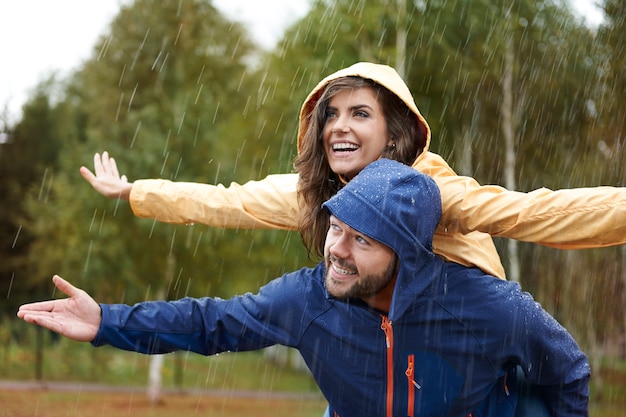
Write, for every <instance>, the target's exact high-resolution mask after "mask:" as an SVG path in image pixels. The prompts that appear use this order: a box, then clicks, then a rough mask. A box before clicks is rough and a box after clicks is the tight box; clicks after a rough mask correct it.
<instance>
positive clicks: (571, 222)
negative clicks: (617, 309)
mask: <svg viewBox="0 0 626 417" xmlns="http://www.w3.org/2000/svg"><path fill="white" fill-rule="evenodd" d="M414 166H415V168H416V169H418V170H420V171H422V172H424V173H426V174H428V175H430V176H431V177H432V178H433V179H434V180H435V181H436V182H437V185H439V188H440V190H441V198H442V205H443V215H442V219H441V224H440V229H441V232H442V233H445V234H449V233H452V234H456V233H461V234H466V233H469V232H476V231H478V232H483V233H487V234H489V235H491V236H497V237H506V238H510V239H516V240H520V241H525V242H534V243H539V244H542V245H545V246H550V247H554V248H559V249H585V248H598V247H606V246H614V245H622V244H625V243H626V188H623V187H593V188H573V189H563V190H557V191H552V190H549V189H546V188H541V189H538V190H535V191H532V192H529V193H523V192H516V191H508V190H506V189H504V188H502V187H499V186H481V185H480V184H478V182H476V180H474V179H473V178H470V177H462V176H458V175H456V174H455V173H454V171H452V169H451V168H450V167H449V166H448V165H447V164H446V162H445V161H444V160H443V159H442V158H441V157H440V156H439V155H436V154H433V153H430V152H428V153H427V154H425V155H424V157H423V158H421V159H419V160H418V161H417V162H416V164H415V165H414ZM451 251H454V249H451ZM477 266H480V265H477Z"/></svg>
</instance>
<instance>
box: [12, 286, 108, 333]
mask: <svg viewBox="0 0 626 417" xmlns="http://www.w3.org/2000/svg"><path fill="white" fill-rule="evenodd" d="M52 282H54V285H56V287H57V288H58V289H59V290H60V291H61V292H63V293H64V294H66V295H68V296H69V297H70V298H63V299H60V300H50V301H41V302H38V303H31V304H24V305H23V306H21V307H20V308H19V311H18V312H17V317H19V318H21V319H23V320H24V321H26V322H27V323H32V324H37V325H39V326H41V327H44V328H46V329H49V330H52V331H53V332H56V333H59V334H60V335H63V336H65V337H67V338H69V339H72V340H76V341H79V342H91V341H92V340H93V339H94V338H95V337H96V335H97V334H98V329H99V328H100V323H101V322H102V315H101V314H102V313H101V310H100V306H99V305H98V303H96V302H95V301H94V299H93V298H91V297H90V296H89V294H87V293H86V292H85V291H83V290H81V289H79V288H76V287H74V286H73V285H72V284H70V283H69V282H67V281H65V280H64V279H63V278H61V277H60V276H58V275H55V276H54V277H53V278H52Z"/></svg>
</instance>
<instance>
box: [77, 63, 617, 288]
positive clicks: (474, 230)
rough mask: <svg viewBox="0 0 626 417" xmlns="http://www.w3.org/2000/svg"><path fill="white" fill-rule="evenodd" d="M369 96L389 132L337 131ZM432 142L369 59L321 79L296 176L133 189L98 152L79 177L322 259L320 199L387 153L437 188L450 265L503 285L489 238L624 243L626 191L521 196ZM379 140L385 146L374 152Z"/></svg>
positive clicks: (154, 211) (146, 184)
mask: <svg viewBox="0 0 626 417" xmlns="http://www.w3.org/2000/svg"><path fill="white" fill-rule="evenodd" d="M352 79H354V80H352ZM351 80H352V81H351ZM354 81H356V84H355V85H352V84H351V83H352V82H354ZM362 89H365V90H369V91H370V92H372V94H373V97H375V101H376V102H377V103H378V108H379V109H380V111H381V112H382V116H383V118H384V127H383V129H382V130H380V129H378V130H376V132H377V134H376V135H365V134H363V133H361V134H360V136H359V138H358V139H357V137H356V135H355V133H354V130H355V129H357V126H358V124H357V121H358V120H360V117H362V116H363V115H361V116H358V115H359V114H360V113H355V114H354V116H353V118H352V119H351V121H350V123H347V124H345V125H344V126H335V121H336V120H338V121H340V122H342V121H341V120H340V118H341V117H343V116H346V112H345V109H343V112H342V109H338V108H337V103H334V102H333V103H330V102H331V101H332V100H333V98H336V96H338V95H340V94H341V93H342V92H345V91H352V92H354V93H355V94H356V93H357V92H359V91H361V90H362ZM368 103H369V101H368ZM330 104H332V105H330ZM360 104H363V103H360ZM370 104H371V103H370ZM370 107H372V106H371V105H370ZM337 110H339V112H338V113H336V111H337ZM360 110H363V108H362V107H361V108H360ZM368 114H369V113H368ZM342 123H343V122H342ZM333 126H334V129H335V131H333V130H332V129H333ZM380 127H381V126H379V125H378V126H377V128H380ZM341 129H343V131H341ZM381 132H382V133H381ZM430 138H431V132H430V128H429V126H428V123H427V122H426V120H425V119H424V117H423V116H422V115H421V114H420V112H419V110H418V109H417V106H416V105H415V102H414V100H413V97H412V95H411V92H410V91H409V89H408V87H407V86H406V84H405V83H404V81H403V80H402V78H400V76H399V75H398V74H397V72H396V71H395V70H393V69H392V68H391V67H388V66H385V65H378V64H372V63H366V62H362V63H357V64H354V65H352V66H350V67H348V68H345V69H342V70H340V71H338V72H336V73H334V74H332V75H329V76H328V77H326V78H324V79H323V80H322V81H321V82H320V83H319V84H318V85H317V86H316V87H315V88H314V89H313V91H312V92H311V93H310V94H309V96H308V97H307V98H306V100H305V101H304V104H303V105H302V109H301V112H300V125H299V129H298V152H299V156H298V158H297V159H296V161H295V167H296V170H297V172H298V173H297V174H282V175H270V176H268V177H267V178H265V179H263V180H261V181H251V182H248V183H246V184H244V185H238V184H232V185H231V186H230V187H224V186H222V185H216V186H214V185H207V184H197V183H183V182H171V181H167V180H139V181H135V182H134V183H129V182H127V180H126V178H125V177H124V176H121V177H120V175H119V172H118V170H117V166H116V164H115V161H114V160H113V159H112V158H109V156H108V154H106V153H103V155H102V157H100V155H98V154H96V155H95V157H94V167H95V175H94V174H93V173H92V172H91V171H90V170H89V169H87V168H86V167H81V173H82V175H83V177H84V178H85V179H86V180H87V181H88V182H89V183H90V184H91V185H92V186H93V187H94V189H96V190H97V191H98V192H100V193H101V194H103V195H105V196H107V197H112V198H122V199H125V200H129V201H130V204H131V207H132V210H133V212H134V214H135V215H137V216H140V217H148V218H153V219H156V220H159V221H164V222H169V223H204V224H207V225H210V226H219V227H231V228H235V227H236V228H279V229H292V230H293V229H298V230H300V232H301V235H302V236H303V240H304V242H305V244H306V245H307V249H308V250H309V251H310V252H315V253H319V252H320V249H321V243H323V242H321V240H322V239H323V235H324V233H325V232H326V221H327V220H326V219H325V217H324V215H323V213H321V211H320V206H321V202H322V201H324V200H325V199H327V198H328V197H329V196H330V195H332V194H334V193H335V192H336V191H337V189H338V187H340V186H341V183H342V181H347V180H349V179H350V177H351V176H353V175H354V174H355V173H356V172H358V170H360V169H361V168H362V167H364V166H365V165H366V163H365V161H366V160H367V163H369V162H371V161H373V160H374V159H377V158H378V157H380V156H381V155H382V156H385V157H387V158H391V159H397V160H399V161H402V162H404V163H407V164H412V166H413V167H414V168H415V169H417V170H419V171H421V172H423V173H425V174H428V175H430V176H431V177H432V178H433V179H434V180H435V181H436V182H437V185H438V186H439V188H440V190H441V196H442V208H443V215H442V218H441V223H440V225H439V228H438V229H437V232H436V234H435V237H434V241H433V249H434V251H435V253H437V254H439V255H440V256H442V257H443V258H445V259H447V260H451V261H455V262H458V263H461V264H463V265H468V266H477V267H479V268H480V269H482V270H483V271H484V272H487V273H489V274H492V275H495V276H498V277H500V278H504V277H505V274H504V268H503V267H502V264H501V262H500V258H499V256H498V254H497V251H496V249H495V246H494V245H493V241H492V239H491V237H490V235H491V236H499V237H508V238H512V239H517V240H522V241H527V242H535V243H540V244H543V245H546V246H551V247H555V248H561V249H582V248H593V247H604V246H611V245H620V244H624V243H626V188H613V187H595V188H580V189H568V190H557V191H551V190H547V189H538V190H535V191H532V192H530V193H521V192H515V191H508V190H506V189H504V188H502V187H498V186H481V185H480V184H478V183H477V182H476V181H475V180H474V179H473V178H469V177H462V176H458V175H456V173H455V172H454V171H453V170H452V169H451V168H450V167H449V166H448V164H447V163H446V162H445V161H444V160H443V158H441V157H440V156H439V155H437V154H434V153H432V152H429V151H428V147H429V144H430ZM372 143H373V144H375V145H374V146H378V148H377V149H376V148H374V150H373V151H372V148H370V145H371V144H372ZM376 144H377V145H376ZM331 145H332V146H334V148H330V147H329V146H331ZM357 157H358V158H357ZM355 160H356V162H358V163H356V162H355ZM351 162H355V163H354V164H353V165H354V166H352V165H350V163H351ZM342 164H343V165H342ZM359 165H360V167H359ZM335 170H337V171H335ZM318 203H319V204H318ZM416 215H419V213H416Z"/></svg>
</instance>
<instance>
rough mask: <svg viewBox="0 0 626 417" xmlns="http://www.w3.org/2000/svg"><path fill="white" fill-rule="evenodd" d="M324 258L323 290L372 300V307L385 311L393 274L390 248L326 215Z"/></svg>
mask: <svg viewBox="0 0 626 417" xmlns="http://www.w3.org/2000/svg"><path fill="white" fill-rule="evenodd" d="M324 258H325V262H326V289H327V290H328V292H329V293H330V294H331V295H332V296H334V297H336V298H340V299H345V298H361V299H363V300H364V301H365V302H367V303H368V304H370V305H372V303H371V302H370V301H372V300H373V299H376V301H375V303H374V304H376V305H372V306H373V307H376V308H379V309H380V310H384V311H386V310H388V307H389V305H390V304H391V296H392V295H393V287H394V284H395V278H396V274H397V261H396V260H397V257H396V254H395V252H394V251H393V250H392V249H391V248H389V247H388V246H386V245H383V244H382V243H380V242H378V241H376V240H374V239H371V238H369V237H367V236H365V235H363V234H362V233H359V232H357V231H356V230H354V229H352V228H351V227H350V226H348V225H347V224H345V223H343V222H342V221H341V220H339V219H337V218H336V217H335V216H330V227H329V229H328V233H327V235H326V244H325V245H324ZM381 303H382V305H381Z"/></svg>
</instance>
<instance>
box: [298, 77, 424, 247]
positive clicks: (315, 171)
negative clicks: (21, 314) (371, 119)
mask: <svg viewBox="0 0 626 417" xmlns="http://www.w3.org/2000/svg"><path fill="white" fill-rule="evenodd" d="M359 88H370V89H372V90H373V91H374V94H375V96H376V99H377V101H378V103H379V104H380V105H381V108H382V110H383V114H384V117H385V121H386V122H387V133H388V136H389V138H391V139H392V140H393V144H394V146H389V147H387V148H386V149H385V150H384V151H383V153H382V154H381V157H382V158H389V159H394V160H396V161H399V162H402V163H404V164H407V165H411V164H412V163H413V161H415V159H416V158H417V156H418V155H419V154H420V153H422V151H423V150H424V146H426V137H425V136H424V134H423V133H422V131H421V130H420V129H419V126H418V122H417V118H416V116H415V114H414V113H413V112H412V111H411V110H410V109H409V108H408V107H407V106H406V105H405V104H404V103H403V102H402V100H400V98H399V97H398V96H396V95H395V94H394V93H392V92H391V91H389V90H388V89H386V88H385V87H383V86H381V85H379V84H377V83H375V82H374V81H372V80H369V79H365V78H361V77H342V78H338V79H336V80H333V81H331V82H329V83H328V85H327V86H326V88H325V89H324V91H323V93H322V94H321V96H320V98H319V99H318V101H317V103H316V104H315V107H314V109H313V111H312V112H311V113H310V114H309V115H307V117H309V118H310V120H309V123H308V126H309V128H308V130H307V131H306V132H305V133H304V137H303V140H302V142H301V144H300V153H299V154H298V156H297V158H296V160H295V161H294V167H295V169H296V171H297V172H298V174H299V180H298V204H299V206H300V209H299V212H298V229H299V231H300V236H301V238H302V241H303V243H304V245H305V247H306V248H307V251H308V253H309V256H311V255H313V254H315V255H317V256H320V257H321V256H323V255H324V242H325V240H326V233H327V232H328V227H329V216H328V214H327V213H326V212H325V211H324V210H323V209H322V203H324V202H325V201H326V200H328V199H329V198H330V197H332V196H333V195H335V194H336V193H337V191H339V189H340V188H341V187H342V186H343V182H342V178H340V177H339V176H338V175H337V174H335V173H334V172H333V171H332V170H331V169H330V165H329V164H328V160H327V159H326V154H325V152H324V146H323V137H322V135H323V131H324V126H325V125H326V118H327V107H328V103H329V101H330V99H331V97H333V96H335V95H336V94H338V93H340V92H342V91H346V90H354V89H359Z"/></svg>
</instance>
